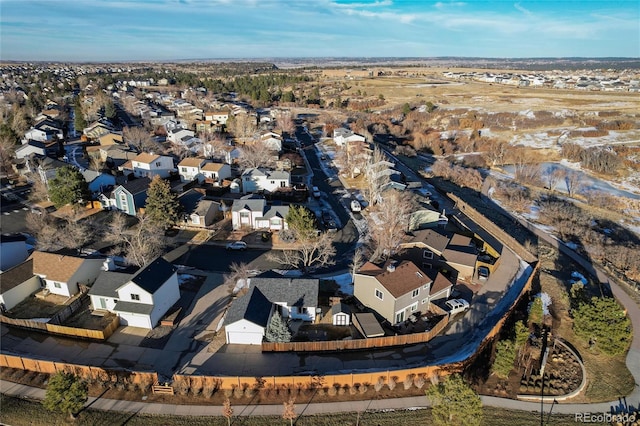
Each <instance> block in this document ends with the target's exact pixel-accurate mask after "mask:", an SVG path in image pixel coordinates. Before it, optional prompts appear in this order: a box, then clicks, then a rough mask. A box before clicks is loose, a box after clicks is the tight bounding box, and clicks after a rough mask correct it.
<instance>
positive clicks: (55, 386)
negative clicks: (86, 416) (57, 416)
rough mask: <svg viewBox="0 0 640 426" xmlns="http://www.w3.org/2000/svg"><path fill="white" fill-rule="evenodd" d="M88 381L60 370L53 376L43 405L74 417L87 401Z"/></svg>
mask: <svg viewBox="0 0 640 426" xmlns="http://www.w3.org/2000/svg"><path fill="white" fill-rule="evenodd" d="M87 395H88V387H87V383H86V382H84V381H83V380H81V379H80V378H79V377H77V376H75V375H73V374H71V373H62V372H58V373H56V374H54V375H53V376H51V378H50V379H49V384H48V385H47V393H46V394H45V397H44V400H42V405H44V406H45V408H46V409H48V410H50V411H61V412H63V413H67V414H69V415H70V416H71V418H72V419H75V415H76V414H77V413H78V412H79V411H80V410H82V408H84V403H85V402H87Z"/></svg>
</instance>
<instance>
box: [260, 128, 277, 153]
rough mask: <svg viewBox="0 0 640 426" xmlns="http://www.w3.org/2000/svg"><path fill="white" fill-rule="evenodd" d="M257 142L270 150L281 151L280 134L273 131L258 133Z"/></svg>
mask: <svg viewBox="0 0 640 426" xmlns="http://www.w3.org/2000/svg"><path fill="white" fill-rule="evenodd" d="M259 143H261V144H263V145H264V146H265V147H267V148H268V149H270V150H271V151H278V152H280V151H282V135H279V134H277V133H274V132H263V133H261V134H260V138H259Z"/></svg>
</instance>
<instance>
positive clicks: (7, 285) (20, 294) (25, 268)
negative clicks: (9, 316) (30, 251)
mask: <svg viewBox="0 0 640 426" xmlns="http://www.w3.org/2000/svg"><path fill="white" fill-rule="evenodd" d="M38 290H40V278H39V277H38V276H37V275H34V274H33V259H29V260H26V261H24V262H22V263H19V264H18V265H16V266H14V267H13V268H11V269H8V270H3V272H2V273H0V311H1V312H2V313H4V311H5V310H11V309H13V308H14V307H15V306H16V305H18V304H19V303H20V302H22V301H23V300H25V299H26V298H27V297H29V296H31V295H32V294H33V293H35V292H36V291H38Z"/></svg>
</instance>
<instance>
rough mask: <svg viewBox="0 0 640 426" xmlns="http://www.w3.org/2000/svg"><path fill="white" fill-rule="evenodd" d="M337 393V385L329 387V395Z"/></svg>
mask: <svg viewBox="0 0 640 426" xmlns="http://www.w3.org/2000/svg"><path fill="white" fill-rule="evenodd" d="M337 393H338V389H337V388H336V387H335V386H330V387H329V389H328V390H327V394H328V395H329V396H336V394H337Z"/></svg>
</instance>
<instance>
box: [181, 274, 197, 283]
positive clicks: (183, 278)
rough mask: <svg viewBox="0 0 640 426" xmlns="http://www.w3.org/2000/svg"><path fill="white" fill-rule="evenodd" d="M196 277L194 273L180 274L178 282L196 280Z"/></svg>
mask: <svg viewBox="0 0 640 426" xmlns="http://www.w3.org/2000/svg"><path fill="white" fill-rule="evenodd" d="M195 279H196V277H195V276H194V275H189V274H178V283H180V284H184V283H187V282H189V281H192V280H195Z"/></svg>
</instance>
